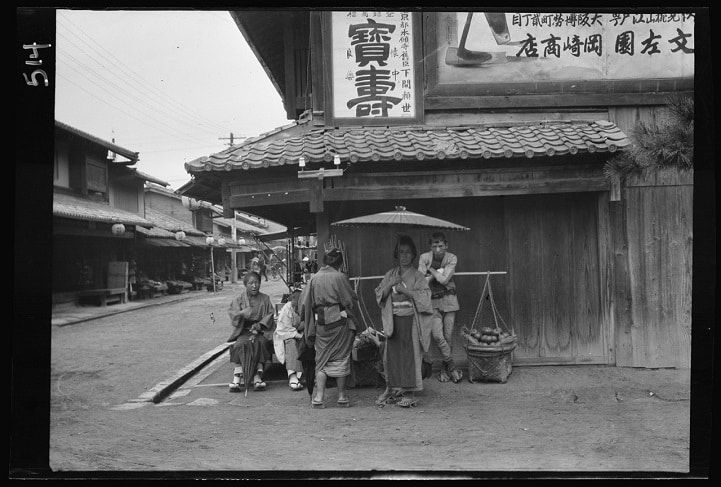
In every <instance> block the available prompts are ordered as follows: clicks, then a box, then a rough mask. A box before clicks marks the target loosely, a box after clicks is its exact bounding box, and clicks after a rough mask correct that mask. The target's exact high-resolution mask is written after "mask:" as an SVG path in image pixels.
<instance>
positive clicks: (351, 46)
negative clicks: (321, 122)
mask: <svg viewBox="0 0 721 487" xmlns="http://www.w3.org/2000/svg"><path fill="white" fill-rule="evenodd" d="M420 38H421V36H420V15H419V14H417V13H411V12H385V11H384V12H373V11H351V12H340V11H334V12H327V14H326V23H325V32H324V44H325V52H326V53H327V54H326V58H325V60H326V74H327V76H326V79H327V80H329V82H328V83H327V95H328V96H327V98H326V99H327V100H329V101H330V103H328V105H327V109H328V110H329V112H330V113H329V115H330V119H331V120H332V121H333V122H332V123H335V124H338V125H394V124H403V125H406V124H411V123H418V122H420V121H422V119H423V95H422V93H423V92H422V80H423V72H422V71H423V70H422V57H421V55H420V44H421V42H420Z"/></svg>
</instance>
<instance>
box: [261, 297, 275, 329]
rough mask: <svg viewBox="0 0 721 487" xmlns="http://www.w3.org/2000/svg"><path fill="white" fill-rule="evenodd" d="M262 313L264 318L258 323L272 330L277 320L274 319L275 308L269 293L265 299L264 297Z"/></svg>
mask: <svg viewBox="0 0 721 487" xmlns="http://www.w3.org/2000/svg"><path fill="white" fill-rule="evenodd" d="M260 315H261V316H262V318H261V319H260V321H259V322H258V323H260V325H261V326H262V327H264V328H265V329H266V330H272V329H273V328H274V327H275V320H274V319H273V315H275V310H274V309H273V305H272V304H271V302H270V297H268V296H267V295H266V296H265V299H263V304H261V308H260Z"/></svg>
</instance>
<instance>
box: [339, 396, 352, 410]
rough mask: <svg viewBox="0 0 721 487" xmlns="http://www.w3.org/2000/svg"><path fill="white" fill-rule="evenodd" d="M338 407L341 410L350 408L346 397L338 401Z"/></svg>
mask: <svg viewBox="0 0 721 487" xmlns="http://www.w3.org/2000/svg"><path fill="white" fill-rule="evenodd" d="M338 405H339V406H340V407H342V408H347V407H349V406H350V400H349V399H348V398H347V397H346V398H345V399H338Z"/></svg>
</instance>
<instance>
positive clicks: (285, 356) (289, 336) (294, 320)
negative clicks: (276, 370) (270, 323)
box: [273, 290, 303, 391]
mask: <svg viewBox="0 0 721 487" xmlns="http://www.w3.org/2000/svg"><path fill="white" fill-rule="evenodd" d="M299 296H300V291H298V290H296V291H293V292H292V293H291V294H290V299H288V302H286V303H285V304H284V305H283V307H282V308H281V310H280V313H278V323H277V325H276V328H275V332H274V333H273V348H274V349H275V356H276V357H278V362H280V363H282V364H285V369H286V371H287V372H288V386H289V387H290V388H291V389H293V390H294V391H299V390H301V389H303V386H302V385H301V383H300V378H301V375H302V374H303V366H302V365H301V363H300V360H299V359H298V341H299V340H300V339H302V338H303V335H302V334H301V333H300V330H299V328H300V316H298V298H299Z"/></svg>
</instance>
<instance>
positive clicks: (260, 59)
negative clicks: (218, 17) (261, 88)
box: [230, 10, 285, 105]
mask: <svg viewBox="0 0 721 487" xmlns="http://www.w3.org/2000/svg"><path fill="white" fill-rule="evenodd" d="M230 16H231V17H232V18H233V20H234V21H235V25H237V26H238V30H240V33H241V34H242V35H243V38H244V39H245V41H246V42H247V43H248V46H249V47H250V49H251V51H253V54H254V55H255V57H256V59H258V62H259V63H260V65H261V66H262V67H263V70H264V71H265V74H266V75H267V76H268V78H269V79H270V82H271V83H272V84H273V86H274V87H275V90H276V91H277V92H278V94H279V95H280V99H281V101H282V102H283V105H285V93H284V92H283V90H282V89H281V88H280V84H279V83H278V80H277V78H276V77H275V75H274V74H273V71H272V70H271V69H270V68H269V67H268V65H267V64H266V62H265V61H264V60H263V56H262V55H261V54H260V51H259V50H258V48H257V46H256V44H255V42H254V41H253V38H252V36H251V35H250V32H249V31H248V28H247V27H246V25H245V23H244V21H243V20H242V19H241V18H240V16H239V15H238V11H236V10H230Z"/></svg>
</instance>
